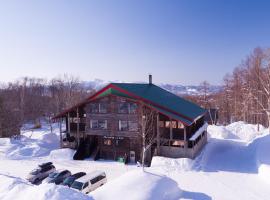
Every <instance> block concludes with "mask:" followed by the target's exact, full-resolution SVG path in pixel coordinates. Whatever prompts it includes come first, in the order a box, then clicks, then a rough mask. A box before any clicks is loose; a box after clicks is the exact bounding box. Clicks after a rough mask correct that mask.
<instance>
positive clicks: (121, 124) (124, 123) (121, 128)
mask: <svg viewBox="0 0 270 200" xmlns="http://www.w3.org/2000/svg"><path fill="white" fill-rule="evenodd" d="M119 131H128V121H125V120H119Z"/></svg>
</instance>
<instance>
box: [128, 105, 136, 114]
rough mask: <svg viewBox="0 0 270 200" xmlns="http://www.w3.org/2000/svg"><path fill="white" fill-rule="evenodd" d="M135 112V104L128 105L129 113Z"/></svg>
mask: <svg viewBox="0 0 270 200" xmlns="http://www.w3.org/2000/svg"><path fill="white" fill-rule="evenodd" d="M136 111H137V104H136V103H130V104H129V113H130V114H135V113H136Z"/></svg>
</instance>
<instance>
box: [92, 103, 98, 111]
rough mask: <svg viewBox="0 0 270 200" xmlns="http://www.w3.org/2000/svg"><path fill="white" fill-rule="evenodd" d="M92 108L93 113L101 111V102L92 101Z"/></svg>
mask: <svg viewBox="0 0 270 200" xmlns="http://www.w3.org/2000/svg"><path fill="white" fill-rule="evenodd" d="M90 109H91V113H98V112H99V104H98V103H91V104H90Z"/></svg>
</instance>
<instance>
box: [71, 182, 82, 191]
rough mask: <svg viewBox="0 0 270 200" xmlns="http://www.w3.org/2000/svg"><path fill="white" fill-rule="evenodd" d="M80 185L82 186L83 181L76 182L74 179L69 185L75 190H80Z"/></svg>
mask: <svg viewBox="0 0 270 200" xmlns="http://www.w3.org/2000/svg"><path fill="white" fill-rule="evenodd" d="M82 186H83V183H81V182H78V181H75V182H74V183H73V184H72V185H71V187H72V188H75V189H77V190H81V189H82Z"/></svg>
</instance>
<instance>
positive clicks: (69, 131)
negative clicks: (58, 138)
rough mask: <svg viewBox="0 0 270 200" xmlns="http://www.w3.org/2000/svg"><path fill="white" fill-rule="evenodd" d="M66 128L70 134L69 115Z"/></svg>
mask: <svg viewBox="0 0 270 200" xmlns="http://www.w3.org/2000/svg"><path fill="white" fill-rule="evenodd" d="M67 127H68V133H69V134H70V115H69V113H68V117H67Z"/></svg>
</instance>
